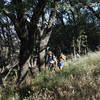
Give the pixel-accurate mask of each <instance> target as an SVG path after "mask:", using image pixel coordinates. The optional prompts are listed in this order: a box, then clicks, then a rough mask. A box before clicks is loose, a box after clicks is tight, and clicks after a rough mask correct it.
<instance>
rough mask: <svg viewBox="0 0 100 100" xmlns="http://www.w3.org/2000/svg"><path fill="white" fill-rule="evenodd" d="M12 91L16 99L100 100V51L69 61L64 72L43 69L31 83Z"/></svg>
mask: <svg viewBox="0 0 100 100" xmlns="http://www.w3.org/2000/svg"><path fill="white" fill-rule="evenodd" d="M8 89H9V88H8ZM9 91H11V92H8V94H9V95H10V94H11V96H13V98H14V97H16V95H17V99H13V100H20V97H22V98H24V99H23V100H100V52H96V53H89V54H88V55H86V56H82V57H81V58H80V59H74V60H73V61H72V60H67V61H66V62H65V65H64V68H63V70H62V72H61V73H60V72H58V71H55V72H50V71H43V72H41V73H40V74H39V75H38V76H37V77H36V78H35V79H34V80H33V82H32V84H31V85H30V86H23V88H21V89H19V90H17V91H15V90H13V89H9ZM12 91H13V92H15V93H14V94H13V92H12ZM5 93H7V90H4V92H2V93H1V97H2V96H4V95H5ZM6 95H7V94H6ZM9 97H10V96H9ZM4 100H5V99H4ZM6 100H9V99H6Z"/></svg>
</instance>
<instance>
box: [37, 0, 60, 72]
mask: <svg viewBox="0 0 100 100" xmlns="http://www.w3.org/2000/svg"><path fill="white" fill-rule="evenodd" d="M58 2H59V0H55V1H54V5H53V6H54V7H53V8H51V14H50V17H49V22H48V25H47V28H46V33H44V34H45V38H43V37H42V36H43V35H44V34H43V32H44V29H42V30H41V32H40V42H39V43H40V44H39V58H38V59H39V61H38V63H39V65H38V66H39V69H40V70H41V68H43V67H44V66H45V56H46V48H47V45H48V42H49V39H50V36H51V33H52V25H53V23H54V20H55V17H56V12H57V9H58ZM43 21H44V20H43Z"/></svg>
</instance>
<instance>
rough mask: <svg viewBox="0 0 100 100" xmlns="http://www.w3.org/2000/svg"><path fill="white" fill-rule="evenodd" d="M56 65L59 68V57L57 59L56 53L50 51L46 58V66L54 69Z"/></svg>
mask: <svg viewBox="0 0 100 100" xmlns="http://www.w3.org/2000/svg"><path fill="white" fill-rule="evenodd" d="M54 66H56V68H57V59H56V57H55V55H54V54H53V53H52V52H51V51H50V52H49V54H48V55H47V58H46V66H45V67H46V68H49V69H50V70H52V69H53V68H54Z"/></svg>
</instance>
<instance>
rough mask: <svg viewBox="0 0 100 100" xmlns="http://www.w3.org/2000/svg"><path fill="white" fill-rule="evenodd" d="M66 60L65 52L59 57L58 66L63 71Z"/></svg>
mask: <svg viewBox="0 0 100 100" xmlns="http://www.w3.org/2000/svg"><path fill="white" fill-rule="evenodd" d="M64 60H65V56H64V55H63V54H61V55H60V57H59V59H58V64H57V65H58V67H59V71H60V72H61V71H62V68H63V65H64Z"/></svg>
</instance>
